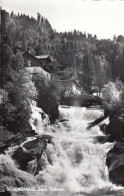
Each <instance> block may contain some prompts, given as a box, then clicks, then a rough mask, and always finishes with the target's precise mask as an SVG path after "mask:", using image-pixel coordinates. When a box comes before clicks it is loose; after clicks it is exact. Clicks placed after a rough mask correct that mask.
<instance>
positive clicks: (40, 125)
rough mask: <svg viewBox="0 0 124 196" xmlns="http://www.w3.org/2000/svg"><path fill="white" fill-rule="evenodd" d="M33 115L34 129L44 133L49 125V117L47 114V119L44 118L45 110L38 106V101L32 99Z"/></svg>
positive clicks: (31, 122) (38, 132) (32, 123)
mask: <svg viewBox="0 0 124 196" xmlns="http://www.w3.org/2000/svg"><path fill="white" fill-rule="evenodd" d="M30 104H31V109H32V115H31V119H30V124H31V126H32V129H33V130H34V131H35V132H36V133H37V134H38V135H42V134H43V133H44V131H45V127H48V124H49V117H48V115H46V114H45V119H42V116H41V113H42V114H44V112H43V110H42V109H41V108H39V107H37V103H36V101H33V100H32V101H31V103H30Z"/></svg>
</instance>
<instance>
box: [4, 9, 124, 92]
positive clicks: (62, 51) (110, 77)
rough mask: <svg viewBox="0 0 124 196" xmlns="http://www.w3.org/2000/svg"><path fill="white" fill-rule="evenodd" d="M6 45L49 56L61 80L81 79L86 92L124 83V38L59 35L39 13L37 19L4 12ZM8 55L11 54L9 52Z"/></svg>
mask: <svg viewBox="0 0 124 196" xmlns="http://www.w3.org/2000/svg"><path fill="white" fill-rule="evenodd" d="M1 28H2V34H3V37H2V38H3V40H4V43H6V44H7V45H8V46H9V47H10V48H11V49H12V50H13V49H14V47H15V46H19V47H21V48H23V49H24V50H26V51H27V50H28V49H29V48H30V52H31V54H33V55H46V54H49V55H51V56H52V58H53V62H52V64H51V65H50V68H51V69H52V72H53V73H54V74H56V77H58V78H59V79H69V78H71V77H74V78H75V79H78V81H79V83H80V84H81V85H82V87H83V88H84V90H85V91H86V92H87V93H91V92H92V91H93V90H94V89H98V90H99V91H100V90H101V88H102V87H103V86H104V84H107V83H108V82H109V81H115V80H116V79H117V78H119V79H120V80H122V81H124V37H123V36H122V35H119V36H118V37H116V36H114V37H113V40H109V39H102V40H99V39H97V36H96V35H92V34H89V33H85V32H84V33H82V32H79V31H76V30H74V31H73V32H65V33H58V32H56V30H53V29H52V26H51V24H50V23H49V21H48V20H47V19H46V18H44V17H42V16H41V15H40V13H37V19H35V18H33V17H29V16H27V15H25V14H18V15H16V14H14V12H13V11H12V12H11V14H9V13H7V12H6V11H5V10H2V26H1ZM8 52H9V51H8Z"/></svg>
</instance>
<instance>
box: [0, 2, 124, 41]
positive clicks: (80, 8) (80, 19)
mask: <svg viewBox="0 0 124 196" xmlns="http://www.w3.org/2000/svg"><path fill="white" fill-rule="evenodd" d="M0 2H2V8H4V9H6V10H7V11H9V12H11V11H12V10H13V11H14V12H15V13H18V12H19V13H25V14H29V15H30V16H31V15H32V16H34V17H35V18H36V17H37V12H40V13H41V15H42V16H44V17H46V18H47V19H48V20H49V22H50V23H51V25H52V27H53V29H56V30H57V31H58V32H60V31H62V32H63V31H72V30H74V29H76V30H79V31H82V32H87V33H91V34H93V35H94V34H96V35H97V36H98V38H100V39H101V38H111V39H112V38H113V35H124V0H0Z"/></svg>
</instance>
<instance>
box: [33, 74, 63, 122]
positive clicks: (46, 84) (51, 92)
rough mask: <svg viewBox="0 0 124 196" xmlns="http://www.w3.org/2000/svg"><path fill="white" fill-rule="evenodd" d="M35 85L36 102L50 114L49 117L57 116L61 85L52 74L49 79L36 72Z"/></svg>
mask: <svg viewBox="0 0 124 196" xmlns="http://www.w3.org/2000/svg"><path fill="white" fill-rule="evenodd" d="M35 85H36V87H37V91H38V104H39V106H40V107H41V108H42V109H43V110H44V112H45V113H47V114H48V115H49V116H50V119H52V118H53V119H55V118H57V117H58V104H59V100H60V96H61V93H62V87H61V86H60V84H59V83H58V82H57V80H56V79H55V77H54V76H53V75H52V76H51V79H50V81H49V80H47V79H46V78H45V76H43V75H42V73H39V74H37V76H36V77H35Z"/></svg>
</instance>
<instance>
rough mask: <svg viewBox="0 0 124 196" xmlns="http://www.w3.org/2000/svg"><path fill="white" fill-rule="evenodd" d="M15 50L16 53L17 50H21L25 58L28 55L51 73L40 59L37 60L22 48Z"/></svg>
mask: <svg viewBox="0 0 124 196" xmlns="http://www.w3.org/2000/svg"><path fill="white" fill-rule="evenodd" d="M14 50H15V51H16V50H21V51H22V52H24V56H26V55H28V56H30V57H31V58H33V59H34V60H35V61H38V62H39V63H40V65H41V68H42V69H44V70H45V71H47V72H48V73H50V70H49V69H48V68H47V67H46V66H45V65H44V63H43V62H42V61H41V60H39V59H38V58H36V57H35V56H34V55H32V54H30V53H29V52H27V51H25V50H23V49H22V48H20V47H18V46H16V47H15V49H14Z"/></svg>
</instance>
